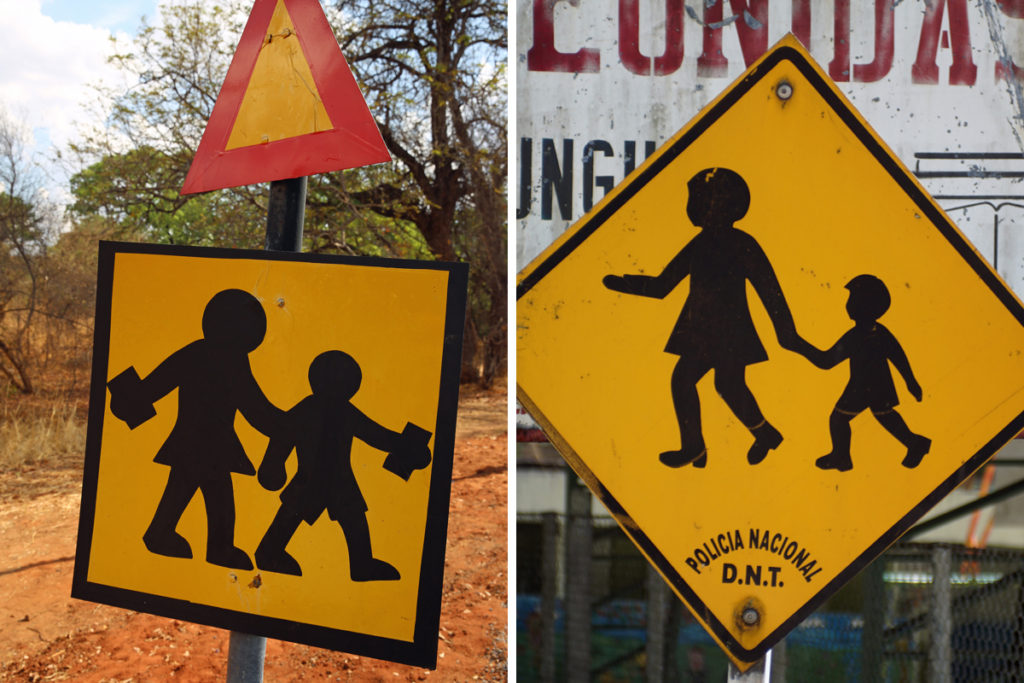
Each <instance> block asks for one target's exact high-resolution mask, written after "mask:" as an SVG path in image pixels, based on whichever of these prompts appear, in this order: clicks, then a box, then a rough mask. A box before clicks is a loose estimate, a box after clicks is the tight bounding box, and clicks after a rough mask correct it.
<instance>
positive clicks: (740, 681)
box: [725, 650, 772, 683]
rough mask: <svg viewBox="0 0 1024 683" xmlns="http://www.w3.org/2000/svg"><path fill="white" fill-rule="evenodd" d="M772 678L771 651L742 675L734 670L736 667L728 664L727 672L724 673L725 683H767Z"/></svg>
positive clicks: (737, 670) (730, 663)
mask: <svg viewBox="0 0 1024 683" xmlns="http://www.w3.org/2000/svg"><path fill="white" fill-rule="evenodd" d="M771 677H772V651H771V650H768V652H766V653H765V655H764V659H762V660H760V661H759V662H757V663H756V664H754V666H752V667H750V668H749V669H747V670H746V671H744V672H743V673H740V670H739V669H737V668H736V665H735V664H733V663H732V662H729V671H728V672H727V673H726V676H725V680H726V681H727V683H768V681H770V680H771Z"/></svg>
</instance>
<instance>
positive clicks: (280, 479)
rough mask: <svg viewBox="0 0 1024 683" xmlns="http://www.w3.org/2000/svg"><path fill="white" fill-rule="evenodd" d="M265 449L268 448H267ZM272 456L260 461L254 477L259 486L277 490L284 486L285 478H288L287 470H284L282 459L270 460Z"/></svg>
mask: <svg viewBox="0 0 1024 683" xmlns="http://www.w3.org/2000/svg"><path fill="white" fill-rule="evenodd" d="M267 450H270V449H269V448H268V449H267ZM271 460H273V458H267V457H264V458H263V462H262V463H260V469H259V470H258V471H257V473H256V479H257V480H258V481H259V482H260V486H262V487H263V488H265V489H266V490H268V491H277V490H278V489H279V488H281V487H282V486H284V481H285V479H287V478H288V472H286V471H285V468H284V461H283V460H282V461H280V462H279V463H274V462H271Z"/></svg>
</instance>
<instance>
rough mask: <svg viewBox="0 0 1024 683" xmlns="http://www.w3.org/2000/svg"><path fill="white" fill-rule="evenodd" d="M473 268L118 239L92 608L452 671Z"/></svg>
mask: <svg viewBox="0 0 1024 683" xmlns="http://www.w3.org/2000/svg"><path fill="white" fill-rule="evenodd" d="M467 270H468V269H467V267H466V266H465V264H457V263H437V262H423V261H407V260H394V259H375V258H351V257H341V256H322V255H309V254H297V253H291V252H264V251H246V250H226V249H200V248H190V247H167V246H156V245H145V244H122V243H114V242H103V243H101V245H100V263H99V280H98V303H97V314H96V341H95V346H94V353H93V371H92V372H93V374H92V385H91V394H90V406H89V426H88V442H87V447H86V460H85V475H84V483H83V493H82V511H81V517H80V522H79V532H78V548H77V552H76V558H75V573H74V582H73V587H72V596H73V597H76V598H81V599H85V600H92V601H95V602H102V603H106V604H110V605H115V606H118V607H125V608H128V609H134V610H138V611H143V612H150V613H153V614H159V615H163V616H167V617H173V618H178V619H185V620H188V621H195V622H199V623H204V624H209V625H212V626H218V627H222V628H227V629H234V630H239V631H245V632H248V633H253V634H258V635H263V636H268V637H273V638H280V639H284V640H291V641H296V642H302V643H306V644H309V645H315V646H318V647H326V648H331V649H336V650H344V651H347V652H352V653H355V654H360V655H366V656H371V657H377V658H381V659H387V660H391V661H396V662H402V663H407V664H414V665H418V666H427V667H433V666H435V665H436V657H437V629H438V621H439V616H440V602H441V582H442V574H443V569H444V549H445V536H446V530H447V524H448V515H447V513H448V500H449V492H450V485H451V473H452V453H453V448H454V438H455V411H456V406H457V402H458V379H459V360H460V355H461V349H460V347H461V339H462V324H463V316H464V311H465V302H466V279H467Z"/></svg>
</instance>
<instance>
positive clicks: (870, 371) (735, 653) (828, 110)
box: [517, 36, 1024, 667]
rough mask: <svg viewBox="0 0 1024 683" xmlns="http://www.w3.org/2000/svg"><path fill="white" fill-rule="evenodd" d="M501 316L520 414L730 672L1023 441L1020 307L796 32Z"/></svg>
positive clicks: (607, 206)
mask: <svg viewBox="0 0 1024 683" xmlns="http://www.w3.org/2000/svg"><path fill="white" fill-rule="evenodd" d="M866 198H867V199H866ZM517 297H518V305H517V315H518V323H517V327H518V346H517V359H518V360H517V366H518V367H517V384H518V396H519V400H520V401H521V402H522V404H523V405H524V406H525V407H526V408H527V409H528V410H529V411H530V413H531V414H532V415H533V416H534V417H535V418H536V419H537V421H538V422H539V424H540V425H541V426H542V428H543V429H544V431H545V432H546V433H547V436H548V438H549V439H550V440H551V442H552V443H553V444H554V445H555V446H556V447H557V448H558V449H559V451H560V452H561V453H562V455H563V456H564V457H565V458H566V460H567V461H568V462H569V464H570V465H571V466H572V467H573V468H574V470H575V471H576V472H577V473H578V474H579V475H580V477H581V478H582V479H583V480H584V481H586V483H587V484H588V486H589V487H590V488H591V489H592V490H593V491H594V493H595V494H596V495H597V496H598V497H599V498H600V499H601V500H602V501H603V502H604V504H605V505H606V506H607V507H608V509H609V510H610V511H611V513H612V515H614V516H615V518H616V519H617V520H618V522H619V524H620V525H621V526H622V528H623V529H624V530H625V532H626V533H627V534H628V535H629V536H630V537H631V538H632V539H633V541H634V542H635V543H636V544H637V546H639V548H640V549H641V551H642V552H643V553H644V554H645V555H646V556H647V558H648V559H649V560H650V561H651V562H652V563H653V564H654V565H655V567H657V569H658V570H659V571H660V572H661V574H662V575H663V576H664V577H665V579H666V580H667V581H668V582H669V584H671V586H672V587H673V589H674V590H675V591H676V592H677V593H678V594H679V596H680V597H681V598H682V599H683V600H684V601H685V602H686V603H687V604H688V605H689V607H690V609H691V610H692V611H693V613H694V614H695V616H696V617H697V618H698V619H699V620H700V621H701V622H702V623H703V624H704V626H705V627H706V628H707V629H708V631H710V633H711V634H712V635H713V636H714V638H715V639H716V640H717V641H718V642H719V644H720V645H722V647H723V648H724V649H725V650H726V651H727V653H728V654H729V656H730V658H732V659H733V660H734V661H735V662H736V663H737V665H739V666H740V667H747V666H749V665H750V664H751V663H752V662H754V661H756V660H757V659H758V658H760V657H762V656H763V655H764V654H765V652H766V651H767V650H768V649H769V648H770V647H771V646H772V645H773V644H774V643H776V642H778V641H779V640H780V639H781V638H783V637H784V636H785V635H786V633H787V632H788V631H790V630H791V629H793V628H794V627H795V626H796V625H797V624H799V623H800V621H801V620H803V619H804V618H805V617H806V616H808V614H810V613H811V611H813V610H814V609H815V608H816V607H818V606H819V605H821V604H822V602H824V600H825V599H826V598H827V597H828V596H830V595H831V594H833V593H834V592H835V591H836V590H838V589H839V587H840V586H842V585H843V584H844V583H845V582H846V581H847V580H848V579H850V578H851V577H852V576H854V575H855V574H856V573H857V572H859V571H860V570H861V569H863V568H864V567H865V566H866V565H867V564H868V563H869V562H871V561H872V559H874V558H875V557H876V556H877V555H879V554H880V553H881V552H882V551H883V550H885V548H886V547H888V546H889V545H890V544H891V543H893V542H894V541H895V540H896V539H897V538H899V536H900V535H901V534H902V533H903V532H905V531H906V530H907V529H908V528H909V527H910V526H911V524H913V523H914V521H915V520H917V519H918V518H920V517H921V516H922V515H923V514H924V513H925V512H926V511H927V510H928V509H929V508H930V507H931V506H932V505H934V504H935V503H936V502H938V501H939V500H940V499H941V498H942V497H943V496H944V495H945V494H947V493H948V492H949V491H950V490H952V489H953V488H954V487H955V486H957V485H958V484H959V483H960V482H962V481H963V480H964V479H965V478H967V477H968V476H969V475H970V474H971V473H972V472H974V471H975V470H976V469H977V468H978V467H979V466H980V465H981V464H982V463H983V462H984V461H985V460H986V459H988V458H989V457H990V456H991V455H992V454H993V453H994V452H995V451H996V450H997V449H998V448H999V447H1000V446H1001V445H1002V444H1004V443H1005V442H1007V441H1008V440H1009V439H1011V438H1012V437H1013V436H1014V435H1015V434H1016V433H1017V432H1019V431H1020V430H1021V428H1022V427H1024V383H1022V380H1021V378H1022V377H1024V326H1022V323H1024V308H1022V306H1021V304H1020V303H1019V302H1018V301H1017V299H1015V298H1014V296H1013V294H1012V293H1011V292H1010V291H1009V290H1008V289H1007V288H1006V286H1005V285H1004V284H1003V283H1002V282H1001V281H1000V279H999V277H998V276H997V275H996V274H995V273H994V271H993V270H992V269H991V268H990V267H989V266H988V264H987V263H986V262H985V261H984V260H983V259H982V258H981V257H979V255H978V254H977V253H976V252H975V250H974V249H973V248H972V247H971V245H970V243H969V242H968V241H967V240H966V239H965V238H964V236H963V235H962V234H961V233H960V232H959V231H958V230H957V228H956V226H954V225H953V223H952V222H950V220H949V218H947V217H946V216H945V215H944V214H943V212H942V211H941V209H939V207H938V206H937V204H936V203H935V202H934V201H933V200H932V199H931V198H930V197H929V196H928V194H927V193H926V192H925V191H924V189H923V188H922V187H921V185H920V184H919V183H918V182H917V181H916V180H915V179H914V178H913V176H912V175H911V174H910V173H909V172H908V171H907V169H906V168H904V167H903V166H902V165H901V163H900V162H899V161H898V160H897V159H896V158H895V157H894V155H893V154H892V153H891V151H890V150H889V148H888V147H886V145H885V143H883V142H882V141H881V140H880V139H879V138H878V136H877V135H876V134H875V133H874V132H873V131H872V130H871V128H870V127H869V126H868V125H867V123H866V122H865V121H864V119H863V118H861V116H860V115H859V114H858V113H857V112H856V111H855V110H854V109H853V108H852V106H851V105H850V104H849V103H848V102H847V101H846V99H845V98H844V97H843V95H842V94H841V93H840V92H839V90H838V89H837V88H836V87H835V85H834V83H832V81H831V80H830V79H829V78H828V76H826V75H825V73H824V72H823V71H822V69H821V68H820V67H819V66H818V65H817V64H816V63H815V62H813V61H812V59H811V58H810V56H809V54H808V53H807V52H806V50H805V49H804V48H803V46H802V45H801V44H800V43H799V42H798V41H797V40H796V39H795V38H793V37H792V36H787V37H786V38H784V39H783V40H782V41H780V42H779V43H778V44H777V45H776V46H775V47H774V48H772V49H771V50H769V51H768V52H767V53H766V54H765V55H764V56H763V57H762V58H761V59H759V60H758V61H756V62H755V63H754V64H753V65H752V66H751V67H750V69H749V70H748V71H747V72H746V73H745V74H743V75H742V76H741V77H740V78H739V79H738V80H737V81H735V82H734V83H733V85H732V86H731V87H729V88H728V89H727V90H726V91H725V92H724V93H722V94H721V95H720V96H719V97H718V98H717V99H716V100H714V101H713V102H712V103H710V104H709V105H708V107H707V108H705V109H704V110H703V111H702V112H701V113H700V114H699V115H698V116H697V117H696V118H695V119H694V120H693V121H692V122H690V123H689V124H688V125H687V126H686V127H685V128H684V129H683V130H681V131H680V132H679V133H677V134H676V135H675V136H673V137H672V138H671V139H670V140H669V141H668V142H667V143H666V144H665V145H664V146H662V147H661V148H660V149H659V150H658V151H656V152H655V153H654V154H653V155H652V156H651V158H650V159H649V160H648V161H647V162H646V163H645V164H644V165H643V166H641V167H640V168H638V169H637V170H636V171H635V172H633V173H632V174H631V175H630V176H628V177H627V178H626V180H625V181H624V182H623V183H622V184H621V185H619V186H618V187H617V188H616V189H615V190H614V191H613V192H611V193H610V194H609V195H608V196H607V197H606V198H605V199H604V200H603V201H602V202H601V203H600V204H598V205H597V206H595V207H594V209H593V210H592V211H591V212H590V213H588V214H587V215H586V216H585V217H584V218H583V219H582V220H581V221H580V222H578V223H577V224H576V225H575V226H573V227H572V228H571V229H570V230H569V231H568V232H567V233H566V234H564V235H563V236H562V237H561V238H559V239H558V240H557V241H556V242H554V243H553V244H552V245H551V246H550V247H548V249H547V250H546V251H544V252H543V253H542V254H541V255H540V256H538V258H537V259H535V260H534V261H533V262H532V263H530V264H529V265H528V266H527V267H526V268H525V269H524V270H523V271H522V272H521V273H520V279H519V284H518V291H517Z"/></svg>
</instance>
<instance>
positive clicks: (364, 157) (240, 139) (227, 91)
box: [181, 0, 391, 194]
mask: <svg viewBox="0 0 1024 683" xmlns="http://www.w3.org/2000/svg"><path fill="white" fill-rule="evenodd" d="M390 159H391V155H390V154H388V150H387V147H385V145H384V141H383V139H382V138H381V135H380V131H379V130H378V129H377V125H376V123H375V122H374V120H373V116H372V115H371V114H370V110H369V109H368V108H367V106H366V101H365V100H364V99H363V95H362V93H361V92H360V91H359V86H358V85H357V84H356V80H355V77H354V76H353V75H352V71H351V70H350V69H349V67H348V64H347V63H346V62H345V58H344V57H343V56H342V54H341V50H340V49H339V48H338V42H337V39H336V38H335V37H334V33H333V31H331V27H330V25H329V24H328V23H327V17H325V16H324V11H323V9H322V8H321V7H320V3H319V2H317V0H256V2H255V4H254V5H253V8H252V12H251V13H250V14H249V21H248V22H247V23H246V25H245V30H244V31H243V32H242V38H241V40H240V41H239V43H238V48H237V49H236V50H235V56H234V58H233V59H232V60H231V66H230V67H229V68H228V74H227V77H226V78H225V80H224V85H223V86H222V87H221V90H220V95H218V96H217V102H216V104H214V107H213V113H212V114H211V115H210V120H209V122H208V123H207V125H206V131H205V132H204V133H203V138H202V140H201V141H200V143H199V149H198V150H197V151H196V156H195V158H194V159H193V160H192V166H191V167H190V168H189V171H188V175H187V176H186V177H185V184H184V186H183V187H182V189H181V193H182V194H192V193H196V192H205V191H208V190H218V189H222V188H225V187H236V186H238V185H249V184H251V183H260V182H266V181H271V180H283V179H285V178H298V177H300V176H305V175H312V174H314V173H326V172H328V171H337V170H339V169H343V168H354V167H356V166H366V165H369V164H377V163H381V162H384V161H390Z"/></svg>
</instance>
